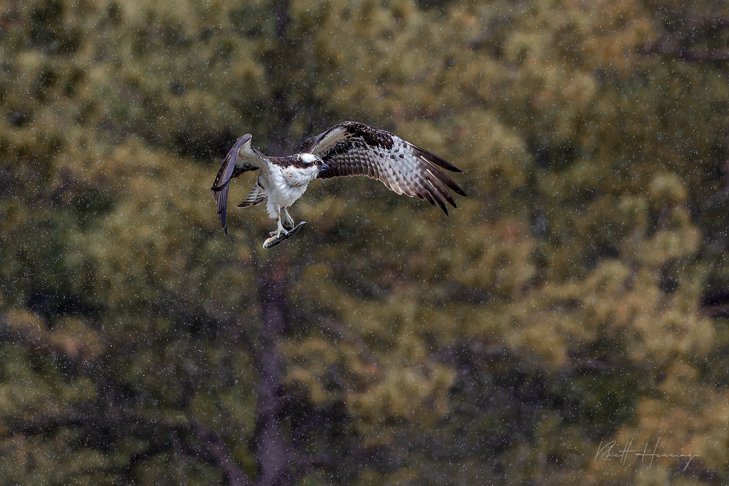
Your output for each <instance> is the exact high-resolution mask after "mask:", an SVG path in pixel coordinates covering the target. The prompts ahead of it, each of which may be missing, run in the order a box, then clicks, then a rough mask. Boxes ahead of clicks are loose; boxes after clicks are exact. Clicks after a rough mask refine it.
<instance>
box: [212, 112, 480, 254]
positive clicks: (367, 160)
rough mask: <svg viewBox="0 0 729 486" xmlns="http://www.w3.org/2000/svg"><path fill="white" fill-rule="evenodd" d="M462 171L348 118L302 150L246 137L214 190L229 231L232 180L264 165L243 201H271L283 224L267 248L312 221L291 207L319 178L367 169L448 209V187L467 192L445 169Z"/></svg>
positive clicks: (232, 153)
mask: <svg viewBox="0 0 729 486" xmlns="http://www.w3.org/2000/svg"><path fill="white" fill-rule="evenodd" d="M441 168H442V169H447V170H450V171H453V172H461V171H460V170H459V169H458V168H456V167H455V166H454V165H452V164H451V163H449V162H447V161H445V160H443V159H441V158H440V157H438V156H437V155H433V154H431V153H430V152H428V151H426V150H423V149H421V148H419V147H416V146H415V145H413V144H411V143H409V142H407V141H405V140H403V139H402V138H400V137H398V136H396V135H393V134H392V133H390V132H387V131H385V130H380V129H378V128H374V127H371V126H368V125H364V124H362V123H356V122H343V123H340V124H339V125H335V126H333V127H331V128H330V129H328V130H326V131H325V132H323V133H321V134H320V135H318V136H317V137H314V138H313V139H310V140H309V141H308V142H307V143H305V144H304V150H302V151H301V152H300V153H298V154H296V155H288V156H285V157H270V156H267V155H264V154H262V153H261V152H259V151H258V150H256V149H255V148H253V147H252V146H251V135H250V134H246V135H243V136H242V137H240V138H239V139H238V140H237V141H236V143H235V145H233V148H231V149H230V151H229V152H228V155H227V156H226V157H225V160H224V161H223V165H222V167H221V168H220V171H219V172H218V175H217V176H216V177H215V182H214V183H213V187H212V191H213V197H215V202H216V204H217V206H218V215H219V216H220V222H221V223H222V224H223V228H224V229H225V233H226V234H227V233H228V228H227V225H226V210H227V204H228V189H229V186H230V180H231V179H232V178H237V177H239V176H240V175H241V174H243V173H244V172H248V171H252V170H259V169H260V171H261V172H260V174H259V175H258V179H257V180H256V183H255V184H254V185H253V188H252V189H251V190H250V192H249V193H248V195H247V196H246V197H245V199H243V202H241V203H240V204H238V207H241V208H247V207H251V206H255V205H256V204H260V203H264V202H265V203H266V209H267V210H268V214H269V216H271V218H273V219H275V220H276V224H277V226H278V228H277V229H276V231H274V232H272V233H271V234H270V238H268V239H267V240H266V241H265V242H264V243H263V247H264V248H271V247H272V246H275V245H277V244H278V243H280V242H281V241H283V240H285V239H287V238H290V237H291V236H293V235H294V234H296V233H298V232H299V230H300V229H301V228H302V227H303V226H304V225H305V224H306V223H305V222H301V223H299V224H298V225H297V226H295V225H294V220H293V218H292V217H291V216H290V215H289V213H288V210H287V208H288V207H289V206H291V205H292V204H293V203H294V202H295V201H296V200H297V199H299V198H300V197H301V196H302V195H303V194H304V191H306V187H307V186H308V185H309V183H310V182H311V181H313V180H314V179H329V178H332V177H343V176H355V175H362V176H366V177H369V178H372V179H377V180H379V181H381V182H383V183H384V184H385V186H387V188H388V189H390V190H391V191H394V192H395V193H397V194H405V195H407V196H411V197H412V196H415V197H418V198H420V199H423V200H425V201H428V202H429V203H431V204H432V205H433V206H436V204H437V205H438V206H440V207H441V209H443V212H445V213H446V214H448V209H447V208H446V205H445V202H444V200H445V201H448V202H449V203H450V204H451V205H452V206H453V207H456V202H455V201H454V200H453V196H451V194H450V192H448V189H449V188H450V189H451V190H453V191H454V192H456V193H457V194H460V195H461V196H465V195H466V193H465V192H463V190H461V188H460V187H458V186H457V185H456V183H455V182H453V180H452V179H451V178H450V177H448V176H447V175H446V174H445V173H444V172H443V171H442V170H441Z"/></svg>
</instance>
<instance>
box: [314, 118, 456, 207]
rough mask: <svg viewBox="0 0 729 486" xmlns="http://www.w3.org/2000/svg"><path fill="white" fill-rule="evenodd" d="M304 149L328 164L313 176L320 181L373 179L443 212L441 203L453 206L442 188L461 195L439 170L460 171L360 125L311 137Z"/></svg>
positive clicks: (341, 126) (339, 127)
mask: <svg viewBox="0 0 729 486" xmlns="http://www.w3.org/2000/svg"><path fill="white" fill-rule="evenodd" d="M306 151H307V152H309V153H313V154H315V155H318V156H319V157H321V159H322V160H323V161H324V162H325V163H326V164H327V165H328V166H329V169H328V170H323V171H321V172H319V176H318V177H319V178H320V179H328V178H331V177H343V176H355V175H362V176H366V177H369V178H372V179H377V180H379V181H382V183H384V184H385V186H387V188H388V189H390V190H392V191H394V192H395V193H397V194H405V195H407V196H411V197H412V196H415V197H418V198H420V199H423V200H425V201H428V202H429V203H431V204H432V205H433V206H435V205H436V204H437V205H439V206H440V207H441V209H443V212H445V213H446V214H448V209H447V208H446V205H445V203H444V200H445V201H448V202H449V203H450V204H451V205H453V207H456V202H455V201H454V200H453V196H451V194H450V192H448V189H451V190H453V191H454V192H455V193H457V194H460V195H461V196H465V195H466V193H465V192H463V190H462V189H461V188H460V187H458V185H456V183H455V182H453V180H452V179H451V178H450V177H448V176H447V175H446V174H445V173H444V172H443V171H442V170H441V168H442V169H446V170H450V171H453V172H461V171H460V170H459V169H458V168H456V167H455V166H454V165H453V164H451V163H449V162H448V161H446V160H443V159H441V158H440V157H438V156H437V155H434V154H431V153H430V152H428V151H427V150H423V149H421V148H420V147H416V146H415V145H413V144H411V143H410V142H407V141H405V140H403V139H402V138H400V137H398V136H396V135H393V134H392V133H390V132H387V131H385V130H380V129H378V128H374V127H371V126H368V125H364V124H362V123H356V122H344V123H340V124H339V125H336V126H333V127H332V128H330V129H329V130H327V131H325V132H324V133H322V134H320V135H318V136H317V137H315V138H314V139H313V140H312V141H311V142H310V143H309V144H308V147H307V150H306Z"/></svg>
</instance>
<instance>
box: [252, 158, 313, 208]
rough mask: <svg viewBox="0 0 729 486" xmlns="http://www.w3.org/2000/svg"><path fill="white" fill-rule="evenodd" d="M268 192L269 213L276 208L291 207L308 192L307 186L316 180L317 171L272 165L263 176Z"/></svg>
mask: <svg viewBox="0 0 729 486" xmlns="http://www.w3.org/2000/svg"><path fill="white" fill-rule="evenodd" d="M261 176H262V177H263V179H264V181H263V183H264V185H265V187H266V189H267V191H268V204H269V212H270V211H271V209H274V210H275V207H288V206H291V205H292V204H293V203H294V202H295V201H296V200H297V199H299V198H300V197H301V196H302V195H303V194H304V191H306V186H307V185H308V184H309V182H311V181H312V180H313V179H314V178H316V169H315V168H312V169H309V168H306V169H297V168H295V167H285V168H282V167H279V166H277V165H271V166H270V167H269V169H268V170H267V171H265V172H264V173H262V174H261Z"/></svg>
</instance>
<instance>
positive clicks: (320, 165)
mask: <svg viewBox="0 0 729 486" xmlns="http://www.w3.org/2000/svg"><path fill="white" fill-rule="evenodd" d="M296 158H298V159H299V161H301V162H303V163H304V164H306V165H307V166H309V167H312V166H313V167H316V168H317V169H319V172H321V171H323V170H329V166H328V165H327V164H325V163H324V161H323V160H321V157H319V156H318V155H314V154H308V153H304V154H298V155H297V156H296Z"/></svg>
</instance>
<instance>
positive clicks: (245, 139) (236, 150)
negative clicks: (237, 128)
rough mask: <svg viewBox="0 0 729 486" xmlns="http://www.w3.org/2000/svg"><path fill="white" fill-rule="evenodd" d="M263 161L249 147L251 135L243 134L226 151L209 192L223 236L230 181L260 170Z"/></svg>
mask: <svg viewBox="0 0 729 486" xmlns="http://www.w3.org/2000/svg"><path fill="white" fill-rule="evenodd" d="M264 162H265V161H264V159H263V158H262V155H261V154H260V153H258V151H257V150H256V149H254V148H253V147H251V135H250V134H245V135H243V136H242V137H240V138H239V139H238V141H237V142H235V145H233V148H231V149H230V150H229V151H228V155H226V156H225V160H223V165H222V166H221V167H220V170H219V171H218V175H217V176H216V177H215V182H214V183H213V187H211V190H212V191H213V197H214V198H215V204H216V205H217V207H218V216H220V222H221V223H222V224H223V229H224V230H225V234H228V227H227V225H226V214H227V208H228V189H229V188H230V180H231V179H232V178H234V177H238V176H239V175H241V174H242V173H244V172H246V171H249V170H256V169H260V168H261V164H263V163H264Z"/></svg>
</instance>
